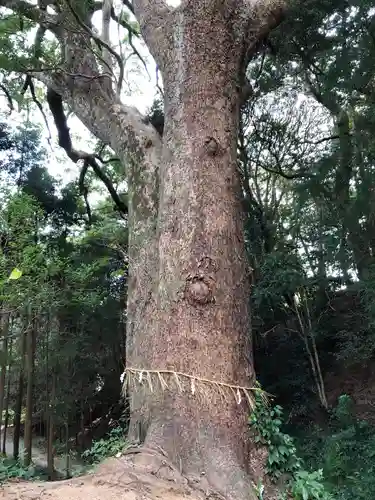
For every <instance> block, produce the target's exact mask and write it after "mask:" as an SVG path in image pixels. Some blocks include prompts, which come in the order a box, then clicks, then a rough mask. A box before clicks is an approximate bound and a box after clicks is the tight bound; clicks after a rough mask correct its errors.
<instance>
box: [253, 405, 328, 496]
mask: <svg viewBox="0 0 375 500" xmlns="http://www.w3.org/2000/svg"><path fill="white" fill-rule="evenodd" d="M282 415H283V412H282V408H281V407H280V406H278V405H276V406H274V407H270V406H267V405H265V404H264V401H263V400H262V399H260V398H259V397H258V398H256V404H255V408H254V410H253V412H252V414H251V415H250V417H249V424H250V427H251V428H252V429H253V431H254V432H255V442H257V443H261V444H263V445H265V446H266V448H267V451H268V455H267V466H266V472H267V474H268V475H269V476H270V478H271V479H272V480H273V481H276V480H279V479H280V478H281V477H282V476H283V477H284V478H285V477H286V478H287V481H286V484H287V486H286V491H285V492H284V497H285V498H287V497H288V495H292V498H293V499H295V500H313V499H316V500H329V499H330V498H331V496H330V495H329V493H328V492H327V490H326V488H325V486H324V481H323V471H322V470H321V469H320V470H318V471H314V472H310V471H308V470H306V469H305V465H304V462H303V460H302V459H301V458H300V457H299V456H298V453H297V448H296V446H295V444H294V440H293V439H292V438H291V437H290V436H289V435H288V434H285V433H284V432H283V431H282V430H281V427H282V425H283V420H282ZM258 490H259V488H258ZM258 494H259V493H258Z"/></svg>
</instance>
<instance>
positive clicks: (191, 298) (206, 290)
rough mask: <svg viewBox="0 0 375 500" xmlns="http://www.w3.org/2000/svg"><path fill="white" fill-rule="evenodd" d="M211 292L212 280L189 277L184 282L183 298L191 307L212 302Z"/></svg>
mask: <svg viewBox="0 0 375 500" xmlns="http://www.w3.org/2000/svg"><path fill="white" fill-rule="evenodd" d="M212 291H213V282H212V280H210V279H209V278H207V277H205V276H203V275H200V276H190V277H188V279H187V280H186V288H185V298H186V299H187V301H188V302H189V303H190V304H192V305H195V304H200V305H204V304H209V303H210V302H214V297H213V293H212Z"/></svg>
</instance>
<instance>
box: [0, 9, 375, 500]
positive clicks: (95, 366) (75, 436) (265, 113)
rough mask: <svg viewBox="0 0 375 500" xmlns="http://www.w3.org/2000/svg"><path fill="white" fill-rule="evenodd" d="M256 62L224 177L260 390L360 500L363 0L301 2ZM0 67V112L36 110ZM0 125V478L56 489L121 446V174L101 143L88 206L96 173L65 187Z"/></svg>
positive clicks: (346, 491) (365, 437) (371, 282)
mask: <svg viewBox="0 0 375 500" xmlns="http://www.w3.org/2000/svg"><path fill="white" fill-rule="evenodd" d="M292 10H293V9H292ZM0 15H1V18H0V19H1V20H0V53H1V56H0V57H1V58H2V61H1V66H2V67H5V66H6V64H5V62H6V61H9V60H10V58H9V53H10V51H12V50H15V49H16V50H19V51H21V48H20V43H21V42H20V40H19V39H17V38H16V37H13V36H11V35H12V34H14V33H16V32H17V29H18V26H17V27H16V25H15V19H14V16H13V15H9V13H6V12H1V14H0ZM286 33H288V36H285V34H286ZM290 33H292V36H290ZM285 40H288V42H285ZM257 49H258V56H257V57H256V58H255V60H254V62H253V63H252V64H251V66H250V68H249V71H248V78H249V92H248V96H247V100H246V102H245V104H244V105H243V108H242V110H241V132H240V135H239V138H238V169H239V174H240V176H241V181H242V187H243V193H244V211H245V215H246V226H245V231H246V241H247V249H248V257H249V263H250V266H251V269H252V272H251V273H250V276H249V279H250V280H251V285H252V294H251V297H249V300H250V301H251V303H252V311H253V327H252V332H249V335H252V336H253V338H254V344H255V363H256V371H257V375H258V379H259V381H260V383H261V385H262V386H263V388H264V389H265V390H266V391H267V392H268V393H270V394H272V395H273V396H274V402H275V403H276V404H280V405H281V406H282V407H283V409H284V413H283V416H284V429H283V431H285V432H288V433H289V434H290V435H292V436H294V439H295V443H296V446H297V448H298V449H299V451H300V454H301V455H302V457H303V459H304V460H305V462H306V464H308V466H311V467H312V468H314V469H322V470H323V475H324V479H325V482H326V484H327V488H328V490H329V491H330V492H331V493H332V494H334V498H339V499H358V500H360V499H367V500H370V499H372V498H373V492H374V491H375V474H374V472H375V452H374V449H375V448H374V445H375V428H374V427H373V426H374V424H375V410H374V406H375V360H374V348H375V302H374V299H375V189H374V185H375V142H374V137H375V98H374V97H375V66H374V61H375V5H374V3H373V2H371V1H369V0H357V1H351V2H347V1H342V0H340V1H332V0H319V1H317V0H307V1H306V2H304V8H303V10H302V9H297V10H295V11H293V12H291V13H290V15H289V17H288V18H287V19H286V21H285V22H284V23H283V24H282V25H281V26H280V28H278V29H277V30H276V31H275V32H273V33H272V36H271V37H269V38H267V39H266V40H264V41H263V42H262V44H260V46H259V47H258V48H257ZM7 69H8V73H7V74H5V73H4V75H3V80H2V82H3V83H2V84H1V85H2V89H3V91H4V92H5V95H6V97H7V98H9V99H10V94H9V91H8V89H9V88H10V89H11V91H12V92H11V94H12V99H11V100H12V101H13V100H14V101H15V102H16V103H18V104H22V105H23V106H24V107H26V108H27V107H29V108H30V109H32V108H33V107H35V98H32V96H30V97H25V95H22V94H21V88H22V86H21V85H19V84H20V83H21V82H20V77H19V76H18V74H17V72H16V68H13V69H12V68H7ZM9 70H11V71H10V72H9ZM13 70H14V71H13ZM12 71H13V73H12ZM160 103H161V101H160V96H158V95H157V96H156V98H155V103H154V105H153V107H152V108H151V109H150V120H154V121H155V120H156V123H157V124H158V125H160V123H162V118H163V111H162V105H161V104H160ZM7 112H8V111H7V110H6V109H5V108H4V110H3V114H2V118H1V122H0V197H1V203H0V248H1V251H0V299H1V301H0V307H1V335H0V337H1V338H0V340H1V343H2V350H1V351H0V367H1V371H0V424H2V425H0V427H1V444H0V447H1V450H2V452H3V454H4V455H7V456H8V458H7V459H4V461H3V462H2V465H0V476H1V474H3V476H4V477H5V476H6V477H8V476H9V475H11V474H13V473H14V474H16V473H17V474H18V473H20V471H21V472H22V474H28V473H29V474H31V473H30V472H27V471H30V468H29V469H27V466H29V465H30V463H31V462H32V460H34V462H35V463H36V464H37V463H39V469H40V470H39V469H38V474H42V475H43V474H45V475H46V476H48V477H50V478H55V477H56V476H60V475H64V474H68V475H70V474H73V473H75V471H76V470H78V468H79V467H84V466H86V465H87V462H88V461H90V460H88V459H91V461H93V460H94V459H98V458H102V457H104V456H106V455H108V454H115V453H117V452H118V451H119V450H120V449H121V447H122V445H123V443H124V435H125V430H126V425H127V405H126V400H124V399H123V398H122V397H121V375H122V372H123V369H124V363H125V338H126V332H125V322H126V287H127V219H126V216H125V215H124V214H122V213H121V212H120V211H119V210H118V205H119V201H121V199H126V189H124V190H123V191H122V189H121V188H120V187H121V186H122V184H121V180H122V178H123V171H122V166H121V165H120V164H119V162H118V160H116V159H115V158H113V157H112V156H111V152H110V151H107V150H106V149H105V148H103V147H102V146H101V145H100V144H98V145H97V151H98V155H99V154H100V156H101V158H102V159H104V161H103V163H102V165H103V166H102V168H103V171H102V172H104V179H105V184H106V187H107V188H108V179H110V186H111V188H112V190H114V191H115V192H116V195H117V196H118V198H117V200H116V202H114V200H113V197H111V196H110V195H109V194H108V191H107V190H104V191H101V196H100V197H99V201H96V202H95V203H94V204H90V203H89V201H88V193H89V192H90V191H91V192H92V191H93V190H98V187H97V177H96V174H95V172H91V171H87V166H86V167H85V166H84V167H83V169H85V170H83V171H81V172H80V173H78V174H77V180H76V181H72V182H70V183H68V184H62V183H61V181H58V180H57V179H55V178H54V177H53V176H52V175H51V173H50V171H49V168H48V148H49V145H48V144H44V142H43V141H41V127H43V126H44V124H43V125H38V123H36V119H34V117H35V116H37V115H36V114H35V113H33V114H32V116H33V118H32V119H30V118H29V119H28V120H26V121H25V122H24V123H23V124H22V126H19V127H12V126H10V125H8V124H7V123H9V117H8V115H7ZM13 113H16V111H13ZM161 130H162V129H161ZM101 178H102V180H103V175H102V176H101ZM119 186H120V187H119ZM112 195H113V193H112ZM150 341H152V339H150ZM277 411H279V410H277ZM38 440H39V441H38ZM36 441H38V443H39V444H38V445H36V444H35V443H36ZM40 443H43V446H45V450H44V452H43V453H42V455H43V458H42V459H40V457H39V459H38V460H39V462H38V460H37V459H36V455H38V453H41V451H40V450H41V446H42V445H41V444H40ZM36 448H37V450H39V451H35V450H36ZM21 449H24V451H23V452H22V456H23V461H22V467H21V465H19V462H18V461H17V459H18V457H19V455H20V450H21ZM82 453H83V458H85V457H86V462H84V461H83V459H81V454H82ZM60 455H63V456H64V460H63V461H61V462H60V461H59V456H60ZM9 457H14V460H13V461H9ZM277 460H279V458H277V457H276V458H275V461H276V462H277ZM280 460H281V459H280ZM41 464H42V465H41ZM35 470H36V469H35V467H34V469H33V471H34V472H33V473H35ZM15 471H16V472H15ZM316 498H318V497H316Z"/></svg>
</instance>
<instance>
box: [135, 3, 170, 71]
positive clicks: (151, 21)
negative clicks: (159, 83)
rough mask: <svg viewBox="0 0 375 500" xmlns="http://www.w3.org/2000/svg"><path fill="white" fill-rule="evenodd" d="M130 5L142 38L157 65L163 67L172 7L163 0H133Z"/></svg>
mask: <svg viewBox="0 0 375 500" xmlns="http://www.w3.org/2000/svg"><path fill="white" fill-rule="evenodd" d="M132 5H133V6H134V14H135V16H136V18H137V19H138V22H139V25H140V27H141V32H142V35H143V38H144V39H145V41H146V44H147V46H148V48H149V50H150V52H151V54H152V56H153V57H154V59H155V61H156V62H157V64H158V66H160V68H162V69H163V68H164V64H165V56H166V53H167V48H168V41H169V31H170V29H171V28H170V22H169V21H170V19H171V15H170V14H171V12H173V9H171V8H170V7H168V5H167V4H166V2H165V1H164V0H134V1H133V4H132Z"/></svg>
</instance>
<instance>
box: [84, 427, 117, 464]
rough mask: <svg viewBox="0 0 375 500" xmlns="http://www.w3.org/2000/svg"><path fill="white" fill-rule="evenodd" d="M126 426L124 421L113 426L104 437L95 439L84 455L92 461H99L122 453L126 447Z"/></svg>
mask: <svg viewBox="0 0 375 500" xmlns="http://www.w3.org/2000/svg"><path fill="white" fill-rule="evenodd" d="M125 436H126V426H124V423H123V422H119V423H118V425H117V426H116V427H114V428H112V429H111V430H110V431H109V433H108V435H107V436H106V437H104V438H103V439H99V440H97V441H94V442H93V444H92V446H91V448H89V449H88V450H86V451H85V452H84V453H83V457H84V458H87V459H89V460H90V461H91V462H92V463H98V462H101V461H103V460H104V459H105V458H108V457H114V456H116V455H119V454H121V452H122V451H123V450H124V448H125V447H126V444H127V443H126V437H125Z"/></svg>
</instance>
